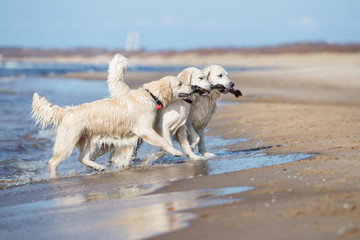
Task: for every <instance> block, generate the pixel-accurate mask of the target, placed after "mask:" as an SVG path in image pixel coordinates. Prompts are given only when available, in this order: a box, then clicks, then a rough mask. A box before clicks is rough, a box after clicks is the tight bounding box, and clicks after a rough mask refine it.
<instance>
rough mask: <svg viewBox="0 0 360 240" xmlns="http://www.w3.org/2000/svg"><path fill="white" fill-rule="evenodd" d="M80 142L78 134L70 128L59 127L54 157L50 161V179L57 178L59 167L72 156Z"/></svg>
mask: <svg viewBox="0 0 360 240" xmlns="http://www.w3.org/2000/svg"><path fill="white" fill-rule="evenodd" d="M78 141H79V136H78V134H77V132H75V131H72V130H71V129H69V128H66V127H62V126H59V128H58V130H57V135H56V141H55V145H54V156H53V158H52V159H50V161H49V168H50V177H51V178H55V177H57V167H58V166H59V164H60V163H61V162H62V161H64V160H65V159H66V158H67V157H69V156H70V154H71V153H72V151H73V150H74V148H75V145H76V144H77V142H78Z"/></svg>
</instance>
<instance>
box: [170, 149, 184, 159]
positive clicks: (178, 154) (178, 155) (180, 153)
mask: <svg viewBox="0 0 360 240" xmlns="http://www.w3.org/2000/svg"><path fill="white" fill-rule="evenodd" d="M172 155H174V156H175V157H181V156H182V155H183V154H182V152H181V151H179V150H175V151H174V152H173V153H172Z"/></svg>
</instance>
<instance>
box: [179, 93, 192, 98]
mask: <svg viewBox="0 0 360 240" xmlns="http://www.w3.org/2000/svg"><path fill="white" fill-rule="evenodd" d="M178 96H179V97H180V98H189V97H190V94H189V93H179V95H178Z"/></svg>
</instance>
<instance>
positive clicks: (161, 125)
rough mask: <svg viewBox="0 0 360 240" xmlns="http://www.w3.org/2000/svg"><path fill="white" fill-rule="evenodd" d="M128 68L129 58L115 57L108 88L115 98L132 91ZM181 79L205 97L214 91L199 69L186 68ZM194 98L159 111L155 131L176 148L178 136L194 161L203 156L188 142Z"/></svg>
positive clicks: (97, 153)
mask: <svg viewBox="0 0 360 240" xmlns="http://www.w3.org/2000/svg"><path fill="white" fill-rule="evenodd" d="M126 68H127V59H126V58H125V57H123V56H121V55H120V54H116V55H115V56H114V58H113V59H112V60H111V61H110V63H109V75H108V80H107V83H108V89H109V92H110V95H111V96H112V97H116V96H120V95H122V94H124V93H126V92H128V91H130V88H129V87H128V86H127V85H126V84H125V83H124V72H125V70H126ZM177 78H179V80H180V81H181V82H182V83H183V84H187V85H191V86H192V87H193V88H194V89H195V92H198V93H200V94H202V95H205V94H207V93H209V92H210V90H211V84H210V82H209V81H208V80H207V78H206V76H205V75H204V73H203V72H202V71H201V70H200V69H197V68H194V67H189V68H186V69H184V70H183V71H182V72H181V73H180V74H178V76H177ZM193 98H194V96H193V95H192V97H189V98H184V99H180V100H178V101H173V102H171V103H170V104H168V105H167V106H166V107H164V108H161V109H159V111H158V114H157V118H156V123H155V130H156V131H157V133H158V134H159V135H161V136H162V137H163V138H165V139H166V140H167V142H168V143H169V144H170V145H172V141H171V137H172V136H173V135H175V133H176V137H177V139H178V141H179V143H180V145H181V147H182V148H183V150H184V152H185V154H186V155H188V156H189V157H190V158H192V159H199V158H201V157H200V156H197V155H196V154H195V153H194V152H193V151H192V149H191V147H190V145H189V143H188V141H187V131H186V126H185V123H186V120H187V116H188V115H189V110H190V106H191V103H192V101H193V100H194V99H193ZM108 151H110V148H109V147H107V146H103V147H101V148H97V149H96V151H95V152H94V153H93V154H91V159H92V160H96V158H97V157H99V156H100V155H102V154H105V153H106V152H108ZM118 154H119V153H117V152H116V151H115V154H114V156H117V155H118ZM164 154H165V152H161V153H159V154H157V158H159V157H161V156H163V155H164Z"/></svg>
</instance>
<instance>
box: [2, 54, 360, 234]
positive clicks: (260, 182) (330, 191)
mask: <svg viewBox="0 0 360 240" xmlns="http://www.w3.org/2000/svg"><path fill="white" fill-rule="evenodd" d="M324 56H325V55H322V54H319V55H311V56H309V55H296V56H295V57H289V56H273V58H272V61H270V60H271V56H268V55H267V56H264V57H263V58H262V57H261V56H258V57H256V56H255V57H254V56H249V59H250V60H251V61H250V60H249V62H251V64H250V63H249V66H263V67H267V66H269V67H273V68H271V69H268V70H262V71H249V72H238V73H230V75H229V77H230V78H231V79H232V80H234V81H235V82H236V87H237V88H239V89H241V91H242V92H243V94H244V96H243V97H241V98H239V99H235V98H234V97H233V96H231V95H229V94H228V95H224V96H222V99H221V101H222V102H232V103H233V104H223V105H221V106H219V107H218V109H217V111H216V114H215V115H214V117H213V119H212V121H211V123H210V125H209V131H208V132H207V135H213V136H221V137H223V138H225V139H239V138H248V139H249V140H248V141H247V142H242V143H240V144H239V143H237V144H233V145H232V144H231V143H230V146H229V148H230V150H232V151H243V150H244V151H250V150H252V149H261V148H263V150H262V151H263V152H265V153H267V154H272V155H276V154H290V153H312V154H314V156H313V157H311V158H310V159H306V160H302V161H299V162H293V163H287V164H281V165H277V166H271V167H263V168H257V169H250V170H242V171H238V172H231V173H224V174H217V175H210V176H205V175H204V176H198V177H194V178H190V179H180V180H176V179H172V180H174V181H171V182H168V181H167V180H169V179H170V178H171V177H173V176H174V175H173V174H174V172H173V171H171V169H172V168H174V167H175V168H177V170H176V171H177V172H182V174H180V175H181V177H179V178H187V171H188V170H187V169H178V167H177V166H172V167H164V168H161V169H157V168H156V169H154V170H151V171H150V172H146V173H147V174H150V175H151V176H152V177H151V178H150V179H156V180H154V181H158V178H159V177H160V178H161V179H162V181H163V182H165V183H166V184H164V185H163V186H162V185H160V186H157V187H161V188H160V189H159V190H157V191H156V192H155V193H156V194H163V193H178V192H191V191H193V190H201V189H218V188H219V189H221V188H224V187H242V186H251V187H255V189H253V190H249V191H245V192H238V193H231V194H228V195H226V196H215V198H220V199H227V200H229V199H242V201H233V202H230V203H229V202H224V203H221V204H217V205H215V206H205V207H201V208H199V206H196V205H195V206H193V207H189V208H190V209H191V210H189V209H185V210H183V211H184V212H185V213H193V214H196V216H195V217H190V218H188V221H189V222H190V225H189V226H188V227H186V228H179V229H176V228H175V230H177V231H174V232H170V233H166V234H163V235H160V236H157V237H154V239H221V238H223V239H240V238H241V239H261V238H262V239H289V238H292V239H359V238H360V201H359V199H360V187H359V186H360V171H359V169H360V157H359V156H360V56H359V55H358V54H357V55H356V54H354V55H346V56H344V55H338V56H336V55H334V54H332V55H331V56H327V57H326V56H325V57H324ZM263 59H266V61H265V60H263ZM279 59H282V60H279ZM212 60H213V63H217V62H216V59H212ZM256 60H257V61H256ZM271 62H273V63H276V64H271ZM198 63H200V64H202V63H204V61H198ZM220 63H221V62H220ZM266 63H268V65H267V64H266ZM168 74H173V73H168ZM164 75H167V73H164V74H158V73H131V72H129V73H127V75H126V80H127V83H129V85H130V86H131V87H137V86H139V85H141V84H142V81H138V80H139V79H144V81H143V82H147V81H151V80H155V79H158V78H159V77H160V76H164ZM67 77H77V78H84V79H106V74H105V73H101V74H97V75H93V74H92V75H88V74H71V75H70V74H69V75H67ZM224 147H225V146H224ZM199 169H201V167H200V168H199ZM141 172H142V171H140V172H136V174H131V172H130V173H129V174H125V175H126V176H123V175H122V176H123V177H124V179H126V181H128V184H130V185H131V183H132V179H136V178H137V177H141ZM191 174H193V173H189V175H191ZM195 175H196V174H195ZM118 181H119V178H118V177H117V174H105V175H101V174H99V175H96V176H92V177H84V178H82V179H80V180H79V179H77V180H76V181H75V183H74V180H72V179H69V180H66V179H65V180H63V181H60V182H55V183H52V182H50V183H41V184H35V185H29V186H27V187H24V188H18V189H17V190H16V188H14V190H12V191H9V192H6V194H3V195H2V196H3V200H4V201H3V202H2V206H7V205H11V206H15V207H16V206H17V205H19V204H24V203H29V202H33V201H40V200H46V199H52V198H55V197H66V196H73V195H76V194H79V193H80V194H89V193H92V192H99V191H104V190H105V189H112V188H116V186H118V184H119V183H118ZM124 181H125V180H124ZM134 182H135V180H134ZM149 183H151V181H150V182H149ZM54 189H56V191H55V190H54ZM135 189H136V188H135ZM151 189H152V188H151ZM154 189H156V188H154ZM143 193H146V191H144V192H143ZM51 194H53V195H51ZM19 196H23V197H19ZM24 196H26V197H24ZM13 199H17V200H16V201H15V200H13ZM97 201H98V202H101V204H102V206H103V207H104V208H105V209H111V208H112V205H111V204H112V202H109V201H106V198H105V199H102V198H100V199H98V200H97ZM166 206H167V207H168V208H170V207H171V206H168V205H166ZM145 209H146V208H145ZM144 211H145V210H144ZM109 214H110V213H109ZM109 214H108V215H107V214H106V213H104V214H103V215H101V218H103V219H105V220H106V217H107V216H110V215H109ZM89 221H90V222H91V220H89ZM109 221H110V219H109ZM129 221H135V220H134V219H131V218H130V219H129ZM142 224H146V223H142ZM104 229H107V228H106V226H103V229H102V230H104ZM107 230H108V229H107ZM135 230H136V229H135ZM135 230H134V231H135ZM74 231H75V230H74ZM109 231H116V230H115V229H110V230H109ZM109 236H110V237H111V235H109Z"/></svg>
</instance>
